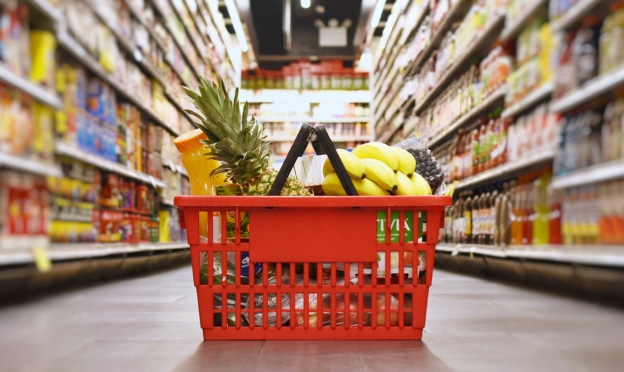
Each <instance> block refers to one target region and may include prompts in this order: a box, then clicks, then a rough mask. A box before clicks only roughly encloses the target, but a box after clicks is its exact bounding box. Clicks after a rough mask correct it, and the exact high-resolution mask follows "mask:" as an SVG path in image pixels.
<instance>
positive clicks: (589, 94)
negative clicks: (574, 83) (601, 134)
mask: <svg viewBox="0 0 624 372" xmlns="http://www.w3.org/2000/svg"><path fill="white" fill-rule="evenodd" d="M623 84H624V67H620V68H618V69H617V70H615V71H614V72H612V73H609V74H606V75H603V76H597V77H595V78H594V79H592V80H591V81H589V82H587V84H585V85H584V86H582V87H580V88H578V89H575V90H574V91H572V92H569V93H568V94H566V95H565V96H563V97H561V98H560V99H557V100H555V101H554V102H553V104H552V105H551V106H550V109H551V111H553V112H566V111H569V110H571V109H574V108H576V107H578V106H580V105H581V104H584V103H586V102H588V101H590V100H592V99H594V98H596V97H598V96H600V95H603V94H605V93H608V92H611V91H613V90H614V89H615V88H617V87H619V86H620V85H623Z"/></svg>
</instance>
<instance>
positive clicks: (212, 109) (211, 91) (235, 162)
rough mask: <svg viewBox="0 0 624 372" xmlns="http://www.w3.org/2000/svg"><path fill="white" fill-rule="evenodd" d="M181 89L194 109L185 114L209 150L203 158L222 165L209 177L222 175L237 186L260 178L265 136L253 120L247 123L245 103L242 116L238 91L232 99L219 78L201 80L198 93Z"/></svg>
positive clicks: (264, 164)
mask: <svg viewBox="0 0 624 372" xmlns="http://www.w3.org/2000/svg"><path fill="white" fill-rule="evenodd" d="M183 89H184V91H185V92H186V94H187V95H188V96H189V97H190V98H191V100H192V101H193V104H194V105H195V108H196V110H186V112H187V113H188V114H189V115H191V116H193V117H194V118H195V119H197V120H196V122H195V124H196V125H197V127H198V128H199V129H201V130H202V131H203V132H204V133H205V134H206V136H207V137H208V139H207V140H202V141H201V142H202V143H203V144H204V145H205V146H206V147H207V148H208V149H209V150H210V151H208V153H207V154H206V155H207V156H209V157H210V158H212V159H214V160H217V161H220V162H221V165H220V166H219V167H217V168H216V169H215V170H213V172H212V173H211V175H214V174H222V173H223V174H225V175H226V177H227V178H228V179H229V180H230V181H233V182H236V183H239V184H244V183H251V182H253V181H254V180H255V179H256V178H258V177H260V176H261V174H262V172H263V171H264V170H265V169H266V168H267V167H268V164H269V161H270V156H271V152H270V150H268V148H267V147H266V145H264V144H263V140H265V139H266V136H265V135H264V127H263V126H262V124H261V123H259V122H257V121H256V120H255V118H253V117H252V118H251V119H249V120H248V113H249V105H248V103H247V102H245V104H244V105H243V110H242V113H241V105H240V103H239V101H238V92H239V91H238V88H236V90H235V93H234V98H233V99H230V97H229V95H228V92H227V88H226V87H225V84H224V82H223V80H222V79H221V78H219V81H218V82H217V83H211V82H209V81H208V80H206V79H205V78H201V79H200V84H199V87H198V91H194V90H192V89H190V88H188V87H183Z"/></svg>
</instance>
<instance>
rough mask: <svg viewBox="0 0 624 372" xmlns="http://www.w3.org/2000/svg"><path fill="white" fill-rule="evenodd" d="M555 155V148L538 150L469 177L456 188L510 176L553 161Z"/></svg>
mask: <svg viewBox="0 0 624 372" xmlns="http://www.w3.org/2000/svg"><path fill="white" fill-rule="evenodd" d="M554 156H555V151H554V150H553V149H545V150H541V151H538V152H533V153H532V154H530V155H528V156H526V157H523V158H522V159H521V160H519V161H516V162H513V163H506V164H503V165H501V166H498V167H496V168H493V169H489V170H486V171H485V172H482V173H479V174H477V175H476V176H472V177H468V178H466V179H464V180H461V181H459V182H458V183H457V185H456V186H455V188H456V189H465V188H468V187H473V186H477V185H479V184H484V183H488V182H493V181H496V180H498V179H501V178H505V177H509V176H510V175H512V174H514V173H518V172H519V171H522V170H525V169H527V168H530V167H534V166H537V165H542V164H546V163H549V162H552V160H553V158H554Z"/></svg>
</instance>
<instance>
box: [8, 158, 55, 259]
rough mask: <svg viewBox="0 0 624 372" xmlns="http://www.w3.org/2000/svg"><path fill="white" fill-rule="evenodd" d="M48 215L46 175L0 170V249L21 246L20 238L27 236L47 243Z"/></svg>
mask: <svg viewBox="0 0 624 372" xmlns="http://www.w3.org/2000/svg"><path fill="white" fill-rule="evenodd" d="M49 214H50V194H49V191H48V187H47V185H46V180H45V177H42V176H37V175H33V174H28V173H21V172H16V171H13V170H5V169H0V248H2V249H6V250H15V249H20V248H23V246H22V245H21V244H20V239H26V240H28V239H29V238H40V239H38V244H41V245H45V244H47V242H49V235H48V232H49V220H48V216H49ZM31 248H32V247H31Z"/></svg>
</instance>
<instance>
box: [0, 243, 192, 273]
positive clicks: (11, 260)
mask: <svg viewBox="0 0 624 372" xmlns="http://www.w3.org/2000/svg"><path fill="white" fill-rule="evenodd" d="M18 246H21V247H23V248H22V249H11V250H8V251H3V253H2V254H1V255H0V267H1V266H7V265H24V264H32V263H34V262H35V257H34V255H33V253H32V251H31V249H30V247H42V248H44V249H45V252H46V255H47V257H48V258H49V259H50V260H51V261H52V262H61V261H67V260H81V259H94V258H98V257H106V256H113V255H128V254H134V253H147V252H156V251H166V250H184V249H188V248H189V246H188V244H186V242H181V243H64V244H59V243H55V244H50V245H48V244H45V241H44V240H43V239H41V238H28V239H26V240H24V241H23V242H21V243H18Z"/></svg>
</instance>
